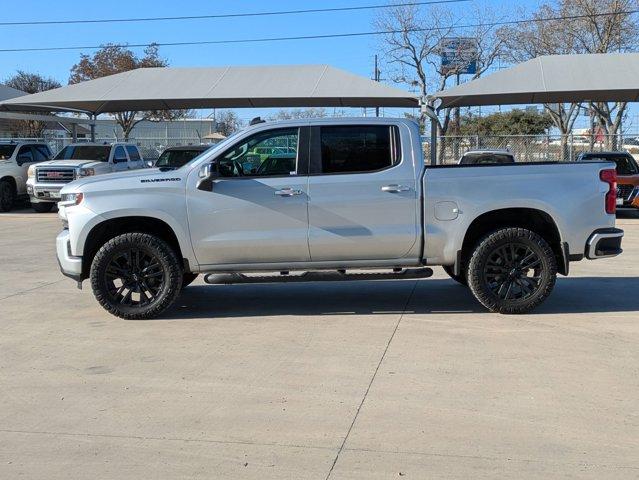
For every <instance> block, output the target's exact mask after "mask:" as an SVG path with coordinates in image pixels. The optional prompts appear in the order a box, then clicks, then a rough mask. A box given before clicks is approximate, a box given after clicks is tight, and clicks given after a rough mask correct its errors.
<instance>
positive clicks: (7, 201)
mask: <svg viewBox="0 0 639 480" xmlns="http://www.w3.org/2000/svg"><path fill="white" fill-rule="evenodd" d="M15 201H16V189H15V187H14V186H13V185H11V183H9V182H7V181H6V180H3V181H1V182H0V212H8V211H9V210H11V209H12V208H13V204H14V203H15Z"/></svg>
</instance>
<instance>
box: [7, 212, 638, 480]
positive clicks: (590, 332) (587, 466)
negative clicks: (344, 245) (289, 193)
mask: <svg viewBox="0 0 639 480" xmlns="http://www.w3.org/2000/svg"><path fill="white" fill-rule="evenodd" d="M618 224H619V225H620V226H621V228H623V229H624V230H625V231H626V236H625V238H624V245H623V246H624V249H625V252H624V254H623V255H621V256H620V257H617V258H614V259H609V260H599V261H596V262H589V261H583V262H579V263H574V264H572V265H571V270H572V271H571V276H570V277H568V278H564V277H560V278H559V280H558V283H557V287H556V289H555V291H554V293H553V294H552V296H551V298H550V299H549V301H547V302H546V303H545V304H544V305H543V306H542V307H540V308H539V309H538V310H537V311H536V312H535V313H534V314H531V315H522V316H502V315H495V314H490V313H486V312H485V311H484V310H483V309H482V308H481V307H480V306H479V305H478V304H477V303H476V302H475V301H474V299H473V298H472V296H471V294H470V292H469V291H467V290H466V289H465V288H464V287H461V286H459V285H457V284H456V283H454V282H453V281H452V280H449V279H448V277H446V276H445V274H444V273H443V271H441V269H438V268H436V269H435V270H436V274H435V276H434V277H433V278H432V279H427V280H419V281H414V280H407V281H380V282H358V283H321V284H313V283H309V284H289V285H238V286H208V285H205V284H204V283H203V282H202V281H201V280H198V281H196V283H194V285H193V286H191V287H188V288H187V289H186V290H185V292H184V293H183V295H182V297H181V299H180V300H179V302H178V303H177V306H176V307H175V308H173V309H172V310H170V311H168V312H167V313H166V314H165V315H164V316H163V317H162V318H161V319H157V320H147V321H125V320H121V319H119V318H115V317H112V316H110V315H108V314H107V313H106V312H104V311H103V310H102V309H101V308H100V307H99V306H98V304H97V303H96V302H95V301H94V299H93V295H92V293H91V290H90V288H89V285H88V283H87V282H85V288H84V290H82V291H79V290H77V289H76V287H75V284H74V283H73V282H72V281H71V280H69V279H66V278H64V277H62V276H61V274H60V272H59V269H58V266H57V263H56V259H55V253H54V241H53V240H54V238H55V235H56V234H57V232H58V231H59V229H60V223H59V221H58V219H57V216H56V215H55V214H34V213H31V212H29V211H28V210H23V211H18V212H16V213H10V214H2V215H0V232H1V233H0V385H1V386H2V394H1V395H0V478H6V479H13V478H22V477H24V478H46V479H69V478H73V479H79V478H87V479H89V478H90V479H106V478H109V479H111V478H154V479H176V478H251V479H271V478H273V479H276V478H277V479H282V478H290V479H326V478H330V479H377V478H379V479H389V478H398V477H403V478H472V479H481V478H540V479H541V478H543V479H548V478H592V479H604V478H610V479H620V478H638V477H639V441H638V440H639V400H638V399H639V380H638V379H639V216H636V217H635V216H632V215H625V216H623V217H622V218H620V219H619V222H618Z"/></svg>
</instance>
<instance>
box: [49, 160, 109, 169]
mask: <svg viewBox="0 0 639 480" xmlns="http://www.w3.org/2000/svg"><path fill="white" fill-rule="evenodd" d="M106 164H107V162H96V161H94V160H48V161H46V162H41V163H38V164H37V166H38V167H70V168H80V167H83V168H87V167H97V166H99V165H106Z"/></svg>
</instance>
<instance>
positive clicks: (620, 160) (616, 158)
mask: <svg viewBox="0 0 639 480" xmlns="http://www.w3.org/2000/svg"><path fill="white" fill-rule="evenodd" d="M582 160H604V161H608V162H615V164H616V165H617V174H618V175H637V174H638V173H639V169H638V168H637V162H635V159H634V158H632V157H631V156H629V155H624V154H619V155H615V154H597V153H590V154H586V155H584V156H583V157H582Z"/></svg>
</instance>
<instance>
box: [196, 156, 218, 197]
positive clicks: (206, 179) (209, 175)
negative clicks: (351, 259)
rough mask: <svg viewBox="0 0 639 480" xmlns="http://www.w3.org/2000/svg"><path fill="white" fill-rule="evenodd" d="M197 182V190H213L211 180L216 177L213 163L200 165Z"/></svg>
mask: <svg viewBox="0 0 639 480" xmlns="http://www.w3.org/2000/svg"><path fill="white" fill-rule="evenodd" d="M197 176H198V178H199V181H198V182H197V189H198V190H204V191H205V192H210V191H211V190H213V179H214V178H215V177H216V176H217V168H216V165H215V163H214V162H209V163H207V164H206V165H202V166H201V167H200V170H199V171H198V172H197Z"/></svg>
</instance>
